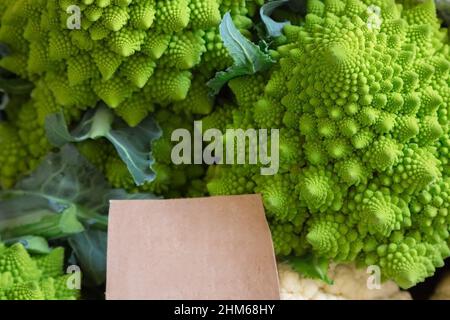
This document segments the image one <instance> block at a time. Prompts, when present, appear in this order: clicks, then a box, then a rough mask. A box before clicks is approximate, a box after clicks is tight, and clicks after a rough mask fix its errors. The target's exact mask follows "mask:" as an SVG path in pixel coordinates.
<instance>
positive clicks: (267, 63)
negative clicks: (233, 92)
mask: <svg viewBox="0 0 450 320" xmlns="http://www.w3.org/2000/svg"><path fill="white" fill-rule="evenodd" d="M219 29H220V35H221V37H222V40H223V42H224V45H225V47H226V48H227V49H228V52H229V54H230V55H231V57H232V58H233V61H234V64H233V66H231V67H230V68H228V69H227V70H226V71H221V72H218V73H217V74H216V76H215V78H214V79H212V80H210V81H209V82H208V86H209V87H210V88H211V89H212V94H214V95H216V94H218V93H219V91H220V89H221V88H222V87H223V86H224V85H225V84H226V83H227V82H228V81H230V80H231V79H234V78H237V77H240V76H244V75H251V74H255V73H257V72H260V71H264V70H267V69H269V68H270V67H271V66H272V65H273V64H274V61H273V60H272V58H271V56H270V55H269V54H268V53H265V52H263V51H262V50H261V48H260V47H258V46H257V45H255V44H254V43H252V42H251V41H250V40H248V39H247V38H245V37H244V36H243V35H242V34H241V33H240V32H239V30H238V29H237V28H236V26H235V25H234V22H233V19H232V18H231V15H230V13H229V12H227V13H226V14H225V16H224V17H223V19H222V22H221V24H220V27H219Z"/></svg>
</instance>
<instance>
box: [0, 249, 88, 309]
mask: <svg viewBox="0 0 450 320" xmlns="http://www.w3.org/2000/svg"><path fill="white" fill-rule="evenodd" d="M63 267H64V249H63V248H55V249H53V250H52V251H51V252H50V253H49V254H46V255H37V256H31V255H30V254H29V253H28V252H27V250H26V249H25V247H24V246H23V245H22V244H21V243H16V244H14V245H12V246H10V247H5V246H4V245H1V248H0V300H75V299H78V298H79V296H80V290H79V289H71V288H70V286H68V283H69V281H70V280H71V278H70V277H72V276H73V275H71V274H68V275H64V272H63Z"/></svg>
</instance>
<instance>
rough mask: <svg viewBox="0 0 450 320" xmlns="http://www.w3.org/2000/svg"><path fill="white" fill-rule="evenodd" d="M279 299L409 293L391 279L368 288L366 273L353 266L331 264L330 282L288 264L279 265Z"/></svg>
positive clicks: (376, 297)
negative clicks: (306, 274)
mask: <svg viewBox="0 0 450 320" xmlns="http://www.w3.org/2000/svg"><path fill="white" fill-rule="evenodd" d="M278 273H279V278H280V293H281V299H282V300H379V299H384V300H386V299H392V300H411V299H412V298H411V295H410V294H409V293H408V292H405V291H401V290H400V288H399V287H398V286H397V285H396V284H395V283H394V282H392V281H388V282H385V283H383V284H382V285H381V287H380V289H373V290H370V289H368V288H367V279H368V276H369V274H367V273H366V272H365V270H364V269H362V270H361V269H357V268H356V267H355V266H354V265H331V266H330V270H329V277H330V278H331V279H333V281H334V284H333V285H327V284H326V283H324V282H323V281H320V280H311V279H305V278H303V277H301V276H300V275H299V274H298V273H297V272H296V271H294V270H293V269H292V268H291V266H290V265H288V264H286V263H280V264H279V265H278Z"/></svg>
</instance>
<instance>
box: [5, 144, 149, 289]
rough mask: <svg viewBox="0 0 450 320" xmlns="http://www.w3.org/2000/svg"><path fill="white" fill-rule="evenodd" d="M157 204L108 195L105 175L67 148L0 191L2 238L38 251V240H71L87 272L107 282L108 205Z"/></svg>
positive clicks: (145, 196) (126, 195)
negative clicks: (12, 186) (25, 243)
mask: <svg viewBox="0 0 450 320" xmlns="http://www.w3.org/2000/svg"><path fill="white" fill-rule="evenodd" d="M154 198H156V197H155V196H154V195H152V194H129V193H127V192H126V191H125V190H122V189H110V186H109V185H108V184H107V182H106V180H105V179H104V177H103V175H102V174H101V173H100V172H99V171H98V170H97V169H96V168H95V167H94V166H92V165H91V164H90V163H89V162H88V161H87V160H86V159H85V158H84V157H83V156H81V155H80V153H79V152H78V150H77V149H76V148H75V147H74V146H73V145H70V144H69V145H65V146H63V147H62V148H61V150H59V152H57V153H50V154H49V155H48V156H47V157H46V158H45V159H44V160H43V162H42V163H41V165H40V166H39V167H38V168H37V169H36V171H35V172H34V173H33V174H32V175H30V176H29V177H27V178H25V179H23V180H22V181H20V182H19V183H18V184H17V185H16V186H15V189H12V190H4V191H0V212H1V214H0V234H1V236H2V241H5V242H7V243H8V241H18V240H20V239H21V238H23V239H25V240H29V241H30V243H29V245H30V246H32V247H33V248H35V250H44V249H43V247H42V245H41V246H40V247H39V246H38V245H39V243H38V241H37V238H36V236H41V237H42V238H46V239H55V238H64V239H68V241H69V244H70V245H72V246H73V249H74V252H75V253H76V255H77V257H78V259H79V261H80V263H81V265H82V267H83V268H84V269H83V272H87V273H88V274H89V276H90V277H92V279H93V280H94V281H95V282H96V283H100V282H101V281H104V278H105V267H104V266H105V263H104V261H105V250H104V247H105V243H106V240H105V239H106V233H105V231H106V230H107V224H108V219H107V216H106V215H105V214H106V213H107V212H108V208H109V201H110V200H113V199H114V200H122V199H154ZM97 229H98V230H97ZM31 240H33V241H31Z"/></svg>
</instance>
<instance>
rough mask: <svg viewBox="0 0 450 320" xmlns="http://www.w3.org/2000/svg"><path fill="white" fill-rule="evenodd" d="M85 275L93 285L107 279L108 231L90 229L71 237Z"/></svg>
mask: <svg viewBox="0 0 450 320" xmlns="http://www.w3.org/2000/svg"><path fill="white" fill-rule="evenodd" d="M69 244H70V246H71V247H72V249H73V251H74V254H75V256H76V258H77V261H78V263H79V264H80V268H81V270H82V272H83V277H87V279H88V281H89V282H90V283H92V284H93V285H95V286H97V285H101V284H102V283H104V282H105V280H106V245H107V233H106V232H103V231H98V230H88V231H86V232H83V233H81V234H78V235H75V236H73V237H71V238H70V239H69Z"/></svg>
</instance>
